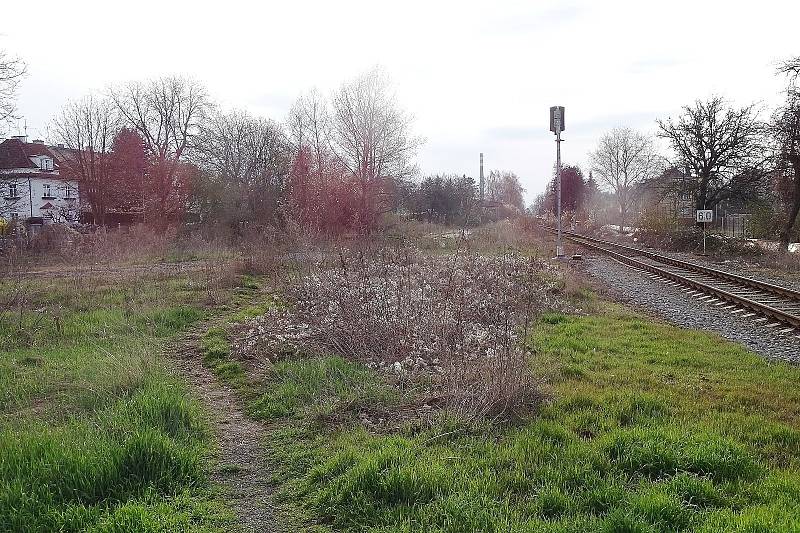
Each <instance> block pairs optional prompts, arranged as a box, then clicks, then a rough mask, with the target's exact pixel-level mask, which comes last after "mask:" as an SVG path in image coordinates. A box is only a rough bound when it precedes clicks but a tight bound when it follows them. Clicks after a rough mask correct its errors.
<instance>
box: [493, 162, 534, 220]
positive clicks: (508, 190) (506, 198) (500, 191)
mask: <svg viewBox="0 0 800 533" xmlns="http://www.w3.org/2000/svg"><path fill="white" fill-rule="evenodd" d="M486 189H487V193H488V195H489V199H490V200H492V201H495V202H500V203H502V204H505V205H508V206H512V207H514V208H516V209H517V210H518V211H519V212H523V211H525V197H524V194H525V188H524V187H523V186H522V182H521V181H520V179H519V176H517V175H516V174H514V173H513V172H509V171H507V170H503V171H500V170H492V171H491V172H489V177H488V179H487V187H486Z"/></svg>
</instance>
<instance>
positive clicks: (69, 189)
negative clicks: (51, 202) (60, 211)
mask: <svg viewBox="0 0 800 533" xmlns="http://www.w3.org/2000/svg"><path fill="white" fill-rule="evenodd" d="M72 198H73V196H72V187H70V186H69V183H67V184H65V185H64V199H65V200H71V199H72Z"/></svg>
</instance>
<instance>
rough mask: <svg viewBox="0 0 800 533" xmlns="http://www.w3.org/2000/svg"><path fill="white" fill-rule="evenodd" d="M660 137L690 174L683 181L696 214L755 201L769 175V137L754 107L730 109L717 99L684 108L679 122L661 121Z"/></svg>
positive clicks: (677, 163) (675, 158) (676, 161)
mask: <svg viewBox="0 0 800 533" xmlns="http://www.w3.org/2000/svg"><path fill="white" fill-rule="evenodd" d="M658 126H659V129H660V132H659V136H661V137H663V138H664V139H667V140H668V141H669V143H670V145H671V146H672V150H673V152H674V160H673V161H672V163H673V165H674V166H675V167H677V168H680V169H687V170H688V171H689V176H688V177H687V178H689V179H687V180H685V181H684V187H685V189H687V190H684V191H682V192H685V193H691V194H693V195H694V198H695V207H696V209H713V208H714V206H716V205H717V204H718V203H720V202H721V201H723V200H742V199H747V198H748V197H750V196H752V195H753V193H754V191H755V190H756V188H757V187H758V186H759V184H760V183H762V181H763V179H764V177H765V176H766V173H767V171H768V162H769V157H768V151H767V149H766V146H765V138H766V133H767V132H766V131H765V128H764V124H763V123H762V122H761V121H760V120H759V119H758V111H757V110H756V107H755V105H754V104H753V105H748V106H745V107H741V108H734V107H731V106H730V105H729V104H728V103H727V102H726V101H725V100H724V99H723V98H721V97H719V96H714V97H712V98H710V99H709V100H706V101H701V100H697V101H696V102H695V103H694V104H693V105H691V106H684V107H683V112H682V114H681V115H680V117H678V119H677V121H673V119H672V118H668V119H667V120H659V121H658Z"/></svg>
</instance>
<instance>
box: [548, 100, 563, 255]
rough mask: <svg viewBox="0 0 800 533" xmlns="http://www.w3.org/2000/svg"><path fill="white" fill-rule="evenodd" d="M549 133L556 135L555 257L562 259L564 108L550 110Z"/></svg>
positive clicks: (557, 107)
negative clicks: (562, 139)
mask: <svg viewBox="0 0 800 533" xmlns="http://www.w3.org/2000/svg"><path fill="white" fill-rule="evenodd" d="M550 131H552V132H553V133H555V134H556V219H557V227H558V236H557V237H556V257H557V258H560V257H564V246H563V244H562V242H561V132H562V131H564V106H552V107H551V108H550Z"/></svg>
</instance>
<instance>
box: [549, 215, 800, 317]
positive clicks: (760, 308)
mask: <svg viewBox="0 0 800 533" xmlns="http://www.w3.org/2000/svg"><path fill="white" fill-rule="evenodd" d="M547 229H549V228H547ZM564 235H565V237H566V238H568V239H569V240H571V241H573V242H576V243H577V244H580V245H582V246H586V247H588V248H593V249H596V250H599V251H601V252H603V253H604V254H607V255H609V256H611V257H613V258H614V259H616V260H617V261H619V262H621V263H625V264H627V265H630V266H632V267H634V268H638V269H640V270H644V271H647V272H650V273H653V274H656V275H658V276H661V277H663V278H667V279H671V280H672V281H675V282H677V283H680V284H681V285H686V286H688V287H691V288H694V289H696V290H699V291H700V292H703V293H705V294H708V295H710V296H715V297H717V298H718V299H721V300H723V301H726V302H729V303H732V304H736V305H739V306H741V307H743V308H745V309H749V310H751V311H754V312H756V313H759V314H761V315H765V316H767V317H770V318H772V319H774V320H777V321H779V322H783V323H785V324H790V325H792V326H794V327H797V328H800V315H793V314H790V313H787V312H785V311H783V310H781V309H776V308H775V307H772V306H770V305H767V304H764V303H760V302H757V301H755V300H751V299H750V298H746V297H745V296H742V295H739V294H735V293H733V292H730V291H728V290H725V289H722V288H720V287H715V286H713V285H710V284H708V283H704V282H702V281H699V280H697V279H693V278H690V277H686V276H684V275H681V274H678V273H676V272H673V271H671V270H667V269H664V268H661V267H658V266H656V265H653V264H650V263H645V262H643V261H639V260H637V259H634V258H633V257H630V256H628V255H625V254H622V253H620V252H616V251H614V250H609V249H608V248H606V247H604V246H603V245H605V244H613V245H615V246H617V247H620V248H625V249H628V250H630V251H633V252H636V253H639V252H641V250H638V249H637V248H633V247H629V246H624V245H617V244H616V243H609V242H607V241H602V240H600V239H593V238H591V237H589V238H587V237H584V236H583V235H579V234H576V233H571V232H565V233H564ZM592 241H599V243H595V242H592ZM600 243H602V244H603V245H601V244H600ZM649 254H652V252H647V254H642V255H645V256H646V257H649ZM652 255H654V256H657V258H661V257H663V256H659V255H658V254H652ZM649 258H651V259H656V260H658V259H657V258H655V257H649ZM669 259H672V258H669ZM674 261H676V262H679V263H684V264H686V265H691V266H698V267H701V268H703V269H705V268H706V267H702V266H701V265H694V264H693V263H687V262H685V261H680V260H677V259H676V260H674ZM668 264H669V263H668ZM671 266H679V267H683V265H675V264H673V265H671ZM689 270H693V269H689ZM708 271H710V272H705V273H708V274H711V273H712V272H721V271H717V270H716V269H711V268H709V269H708ZM724 274H727V273H724ZM731 276H733V278H734V279H729V278H727V277H726V281H738V279H736V278H742V279H744V280H748V281H753V282H756V283H762V282H758V281H757V280H752V279H751V278H745V277H743V276H735V275H733V274H731ZM764 285H767V286H770V287H773V286H774V287H777V285H772V284H769V283H765V284H764ZM780 288H781V289H784V287H780ZM786 290H787V291H789V293H794V294H797V295H798V299H800V293H797V292H796V291H791V290H790V289H786ZM781 294H783V293H781Z"/></svg>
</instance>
